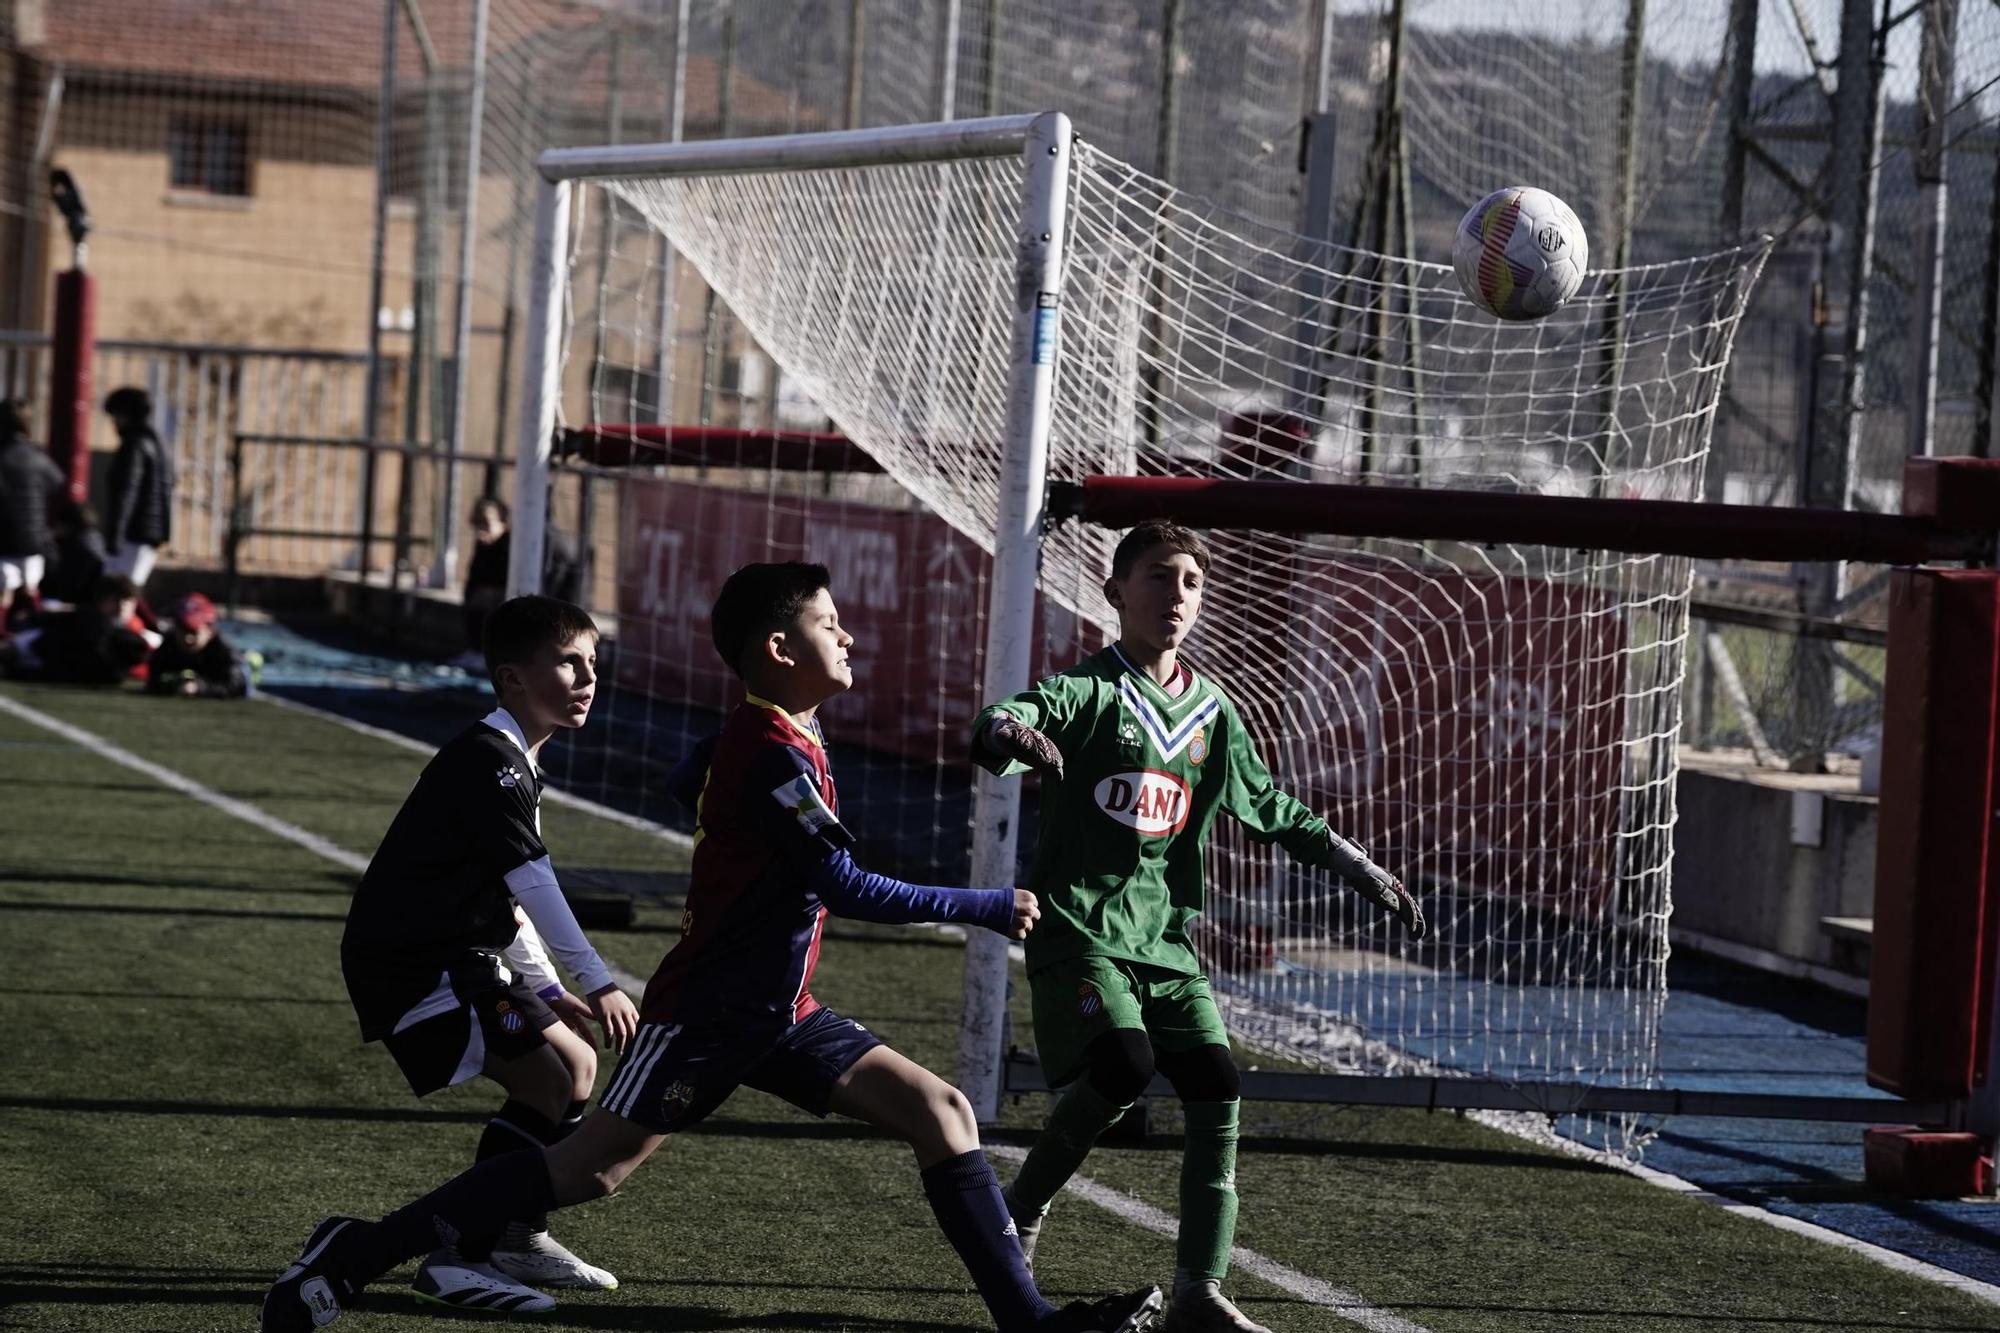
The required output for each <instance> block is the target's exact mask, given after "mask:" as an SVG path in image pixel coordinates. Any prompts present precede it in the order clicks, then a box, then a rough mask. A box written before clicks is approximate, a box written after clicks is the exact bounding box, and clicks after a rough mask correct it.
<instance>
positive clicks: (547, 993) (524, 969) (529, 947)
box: [505, 903, 562, 1000]
mask: <svg viewBox="0 0 2000 1333" xmlns="http://www.w3.org/2000/svg"><path fill="white" fill-rule="evenodd" d="M505 954H506V958H507V963H508V966H510V967H512V968H513V969H514V975H515V976H517V977H519V978H520V979H521V980H522V981H524V982H526V983H527V985H528V988H529V989H530V990H532V991H534V992H535V994H537V995H539V996H541V997H542V998H543V999H544V1000H549V999H553V998H555V996H554V992H556V991H560V990H561V989H562V979H561V978H560V977H558V976H557V975H556V968H555V964H554V963H551V962H550V961H549V951H548V950H547V949H545V948H544V947H542V936H541V932H539V931H537V930H536V929H535V923H534V922H532V921H530V920H528V914H527V913H526V912H523V911H522V910H521V908H520V905H519V904H518V903H517V904H516V905H515V907H514V942H513V943H512V944H510V945H508V946H507V948H506V950H505Z"/></svg>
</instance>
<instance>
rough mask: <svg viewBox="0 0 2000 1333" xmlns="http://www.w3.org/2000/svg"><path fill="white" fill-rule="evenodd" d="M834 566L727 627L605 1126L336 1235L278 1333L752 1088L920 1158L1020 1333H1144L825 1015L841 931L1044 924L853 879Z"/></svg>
mask: <svg viewBox="0 0 2000 1333" xmlns="http://www.w3.org/2000/svg"><path fill="white" fill-rule="evenodd" d="M826 585H827V571H826V569H825V567H824V566H821V565H811V564H803V563H798V562H791V563H785V564H768V565H749V566H746V567H745V568H743V569H740V570H738V571H737V572H736V573H735V574H733V575H731V576H730V578H729V580H728V581H727V582H726V583H725V584H724V585H723V588H722V592H721V594H720V595H719V596H718V597H717V599H716V603H715V609H714V613H713V617H712V627H713V634H714V640H715V647H716V651H717V652H718V653H719V654H720V655H721V656H722V659H723V661H725V662H726V663H728V665H729V667H730V669H731V670H733V671H734V672H736V674H737V675H738V676H740V677H741V678H742V680H743V683H744V685H745V687H746V691H747V695H748V697H747V698H746V699H745V701H744V702H743V703H742V704H741V705H739V706H738V707H737V708H736V710H735V711H734V712H733V713H731V714H730V716H729V718H728V719H727V721H726V722H725V723H724V725H723V728H722V732H721V734H720V735H718V736H717V737H715V738H714V739H713V740H712V741H710V742H708V743H707V744H706V745H705V746H704V747H703V748H702V749H701V750H698V751H697V753H696V755H695V756H694V757H692V758H691V759H690V760H689V761H688V762H686V763H684V764H682V765H681V767H680V768H679V769H677V770H676V772H675V776H674V779H673V781H674V785H675V787H676V790H677V792H678V793H679V794H681V795H682V797H683V799H689V798H691V799H692V800H693V803H694V805H695V811H696V834H695V853H694V865H693V872H692V877H691V880H690V884H689V889H688V906H687V915H686V916H685V918H684V919H683V922H682V935H681V939H680V941H679V942H678V943H677V944H676V945H675V946H674V948H673V949H672V951H671V952H669V953H668V954H667V956H666V958H665V959H664V960H662V962H661V963H660V966H659V970H658V971H657V972H655V973H654V974H653V978H652V981H651V982H650V983H649V984H648V985H647V987H646V993H645V998H644V1000H643V1002H642V1003H641V1005H640V1025H639V1032H638V1035H637V1036H636V1037H635V1038H634V1039H633V1041H632V1043H631V1045H630V1047H629V1048H628V1049H627V1050H626V1051H625V1053H624V1056H623V1058H622V1059H621V1060H620V1061H619V1065H618V1069H617V1072H616V1073H615V1074H614V1075H613V1077H612V1080H611V1084H610V1086H609V1087H608V1088H607V1089H606V1091H605V1093H604V1095H603V1096H602V1097H601V1098H600V1099H599V1101H598V1109H597V1110H596V1111H594V1112H593V1113H592V1114H591V1115H590V1116H589V1117H588V1118H586V1119H585V1120H584V1122H583V1124H582V1125H581V1126H579V1127H578V1128H577V1129H576V1131H575V1132H574V1133H572V1134H571V1135H570V1136H569V1137H568V1138H566V1139H564V1140H562V1141H561V1142H560V1143H557V1144H555V1145H553V1146H552V1147H550V1148H548V1149H546V1150H545V1151H523V1152H518V1153H512V1154H509V1155H507V1156H504V1157H496V1158H492V1159H490V1160H488V1161H485V1162H482V1163H480V1164H479V1165H477V1166H475V1167H474V1168H473V1169H472V1170H470V1171H467V1172H466V1173H464V1174H463V1175H460V1176H459V1177H457V1178H456V1179H454V1180H452V1181H450V1182H448V1183H447V1184H445V1185H444V1186H442V1187H441V1188H439V1189H437V1190H434V1191H432V1192H431V1193H430V1194H427V1195H425V1196H424V1197H423V1198H421V1199H418V1200H416V1201H415V1202H414V1203H411V1204H409V1205H407V1206H405V1207H403V1208H401V1209H398V1210H397V1211H396V1212H394V1213H391V1214H390V1215H389V1216H387V1217H385V1218H383V1219H382V1220H381V1221H379V1222H363V1221H358V1220H356V1219H353V1218H338V1217H336V1218H329V1219H327V1220H326V1221H324V1222H321V1223H320V1224H319V1226H318V1227H316V1228H314V1230H313V1232H312V1234H311V1235H310V1236H309V1237H308V1238H307V1240H306V1245H305V1248H304V1250H303V1251H302V1252H301V1253H300V1255H299V1258H298V1260H297V1261H296V1262H295V1263H294V1264H293V1265H292V1266H291V1268H289V1269H288V1270H286V1272H285V1273H284V1274H283V1275H282V1276H281V1277H280V1278H279V1279H278V1281H277V1282H276V1284H274V1285H273V1286H272V1287H271V1289H270V1291H269V1293H268V1294H267V1295H266V1297H265V1300H264V1311H263V1328H264V1330H265V1333H273V1331H274V1330H304V1329H309V1328H318V1327H323V1326H325V1325H326V1324H329V1323H331V1322H333V1321H334V1320H335V1319H337V1318H339V1317H340V1315H341V1313H342V1312H343V1311H344V1310H345V1309H346V1308H348V1306H349V1305H350V1304H351V1303H352V1301H353V1298H354V1297H355V1296H356V1295H357V1294H358V1293H359V1292H360V1290H361V1288H362V1287H364V1286H366V1285H367V1284H368V1283H369V1282H371V1281H373V1280H374V1279H375V1278H377V1277H379V1276H380V1275H381V1274H383V1273H385V1272H387V1271H388V1270H389V1269H390V1268H393V1267H394V1266H395V1265H396V1264H398V1263H400V1262H402V1261H403V1260H404V1259H406V1258H409V1257H411V1256H413V1255H416V1254H419V1253H421V1252H423V1251H425V1250H427V1249H430V1248H431V1247H433V1246H434V1245H436V1244H438V1243H439V1242H440V1240H443V1241H444V1243H447V1244H452V1243H465V1242H469V1243H470V1244H471V1246H472V1247H473V1248H474V1249H477V1248H479V1247H480V1246H482V1245H483V1244H484V1243H485V1241H486V1239H487V1237H488V1235H489V1234H490V1233H494V1232H497V1231H498V1230H499V1229H501V1228H502V1227H504V1226H505V1225H506V1223H507V1222H508V1221H509V1220H510V1219H512V1218H514V1217H516V1216H532V1215H535V1214H537V1213H540V1212H545V1211H547V1210H549V1209H553V1208H560V1207H567V1206H569V1205H571V1204H576V1203H582V1202H584V1201H586V1200H589V1199H595V1198H601V1197H603V1196H604V1195H606V1194H609V1193H610V1192H611V1191H613V1190H615V1189H616V1188H617V1187H618V1186H619V1185H620V1184H621V1183H622V1182H623V1181H624V1179H625V1177H626V1176H628V1175H630V1174H631V1173H632V1171H633V1170H634V1169H636V1168H637V1167H638V1165H639V1164H640V1163H641V1162H643V1161H645V1160H646V1158H647V1157H649V1156H651V1155H652V1153H653V1151H654V1150H655V1149H656V1148H658V1147H659V1146H660V1144H661V1143H663V1142H665V1140H666V1138H667V1136H668V1135H671V1134H675V1133H679V1132H680V1131H682V1130H685V1129H688V1128H691V1127H692V1126H693V1125H695V1124H696V1123H698V1122H699V1121H701V1120H702V1119H703V1118H704V1117H706V1116H707V1115H709V1114H710V1113H711V1112H713V1111H714V1110H715V1109H716V1108H717V1107H719V1106H720V1105H721V1104H722V1103H723V1101H724V1100H725V1099H727V1098H728V1096H729V1095H730V1093H732V1092H734V1091H735V1090H736V1089H737V1088H738V1087H741V1086H749V1087H753V1088H758V1089H761V1090H763V1091H766V1092H769V1093H772V1094H774V1095H776V1096H779V1097H782V1098H784V1099H785V1100H787V1101H789V1102H791V1103H792V1104H793V1105H795V1106H798V1107H800V1108H801V1109H803V1110H807V1111H810V1112H812V1113H813V1114H815V1115H821V1116H824V1115H827V1114H829V1113H833V1112H838V1113H839V1114H841V1115H845V1116H850V1117H852V1118H854V1119H857V1120H861V1121H864V1122H866V1123H868V1124H871V1125H874V1126H876V1127H877V1128H880V1129H884V1130H887V1131H889V1132H890V1133H892V1134H894V1135H896V1136H897V1137H898V1138H901V1139H903V1140H904V1141H905V1142H907V1143H908V1144H909V1145H910V1147H911V1148H912V1149H913V1150H914V1152H915V1153H916V1157H917V1165H918V1168H919V1170H920V1172H921V1175H922V1178H923V1185H924V1194H925V1196H926V1198H927V1199H928V1200H929V1202H930V1205H931V1210H932V1212H933V1213H934V1214H935V1216H936V1218H937V1222H938V1226H939V1229H940V1230H942V1231H943V1232H944V1233H945V1237H946V1239H947V1240H949V1241H950V1242H951V1244H952V1247H953V1248H954V1249H955V1250H957V1252H958V1255H959V1258H960V1259H961V1260H962V1261H963V1262H964V1264H965V1267H966V1270H967V1271H968V1273H969V1274H970V1275H971V1277H972V1280H973V1285H974V1286H975V1287H976V1288H977V1289H978V1291H979V1294H980V1296H981V1298H982V1299H984V1301H985V1302H986V1306H987V1309H988V1310H989V1311H991V1312H992V1315H993V1317H994V1320H995V1322H996V1323H997V1324H998V1326H999V1329H1000V1333H1028V1331H1029V1330H1033V1331H1034V1333H1143V1330H1145V1329H1147V1328H1149V1327H1150V1326H1151V1324H1152V1322H1153V1318H1154V1316H1155V1315H1156V1314H1157V1313H1158V1311H1159V1309H1160V1307H1161V1305H1162V1304H1163V1299H1162V1297H1161V1294H1160V1292H1159V1290H1158V1289H1157V1288H1154V1287H1145V1288H1142V1289H1140V1290H1138V1291H1135V1292H1132V1293H1130V1294H1128V1295H1125V1296H1118V1297H1107V1298H1105V1299H1103V1300H1098V1301H1091V1302H1083V1301H1079V1302H1075V1303H1072V1304H1071V1305H1069V1306H1067V1307H1065V1308H1064V1309H1061V1310H1058V1309H1056V1308H1055V1307H1054V1306H1052V1305H1050V1304H1049V1303H1048V1302H1047V1301H1045V1300H1044V1299H1042V1296H1041V1294H1040V1293H1039V1292H1038V1291H1037V1290H1036V1289H1035V1284H1034V1280H1033V1278H1032V1276H1031V1275H1030V1274H1029V1271H1028V1266H1027V1263H1026V1261H1025V1259H1024V1258H1023V1257H1022V1254H1021V1248H1020V1243H1019V1240H1018V1239H1017V1237H1016V1235H1015V1229H1014V1224H1013V1221H1012V1219H1011V1218H1010V1217H1009V1215H1008V1212H1007V1206H1006V1204H1005V1203H1004V1202H1003V1201H1002V1199H1001V1195H1000V1185H999V1182H998V1180H996V1179H995V1177H994V1174H993V1168H992V1167H991V1166H989V1165H988V1164H987V1162H986V1158H985V1155H984V1154H983V1153H982V1152H981V1151H980V1147H979V1131H978V1125H977V1123H976V1122H975V1121H974V1119H973V1115H972V1108H971V1105H970V1104H969V1103H968V1102H967V1101H966V1100H965V1098H964V1096H963V1095H962V1094H960V1093H959V1092H958V1090H957V1089H955V1088H953V1087H951V1086H950V1085H949V1084H947V1083H945V1082H944V1081H943V1080H942V1079H940V1078H938V1076H937V1075H935V1074H933V1073H931V1072H930V1071H929V1070H927V1069H924V1068H923V1067H922V1066H920V1065H918V1064H916V1063H914V1062H913V1061H911V1060H909V1059H908V1058H906V1057H904V1056H902V1055H899V1054H898V1053H896V1052H895V1051H893V1050H891V1049H890V1048H889V1047H888V1046H886V1045H884V1044H882V1042H881V1040H880V1039H879V1038H878V1037H876V1036H875V1035H874V1034H873V1033H871V1032H869V1031H868V1030H867V1029H866V1028H864V1027H863V1026H862V1025H861V1024H859V1023H856V1022H854V1021H853V1020H851V1019H847V1018H843V1017H842V1016H841V1015H839V1014H837V1013H835V1012H834V1011H833V1010H831V1009H827V1008H825V1007H823V1006H821V1005H820V1004H819V1002H818V1001H816V1000H814V999H813V997H812V992H811V981H812V973H813V968H814V966H815V964H817V962H818V960H819V950H820V942H821V932H822V929H823V926H824V924H825V921H826V917H827V915H828V913H829V912H832V913H837V914H839V915H842V916H848V917H855V918H858V919H861V920H867V921H881V922H919V921H957V922H962V923H964V924H967V925H977V926H984V927H986V928H988V929H991V930H995V931H999V932H1000V933H1002V934H1005V935H1008V936H1010V937H1012V938H1015V939H1020V938H1022V937H1024V936H1026V935H1027V933H1028V932H1029V931H1030V930H1031V929H1033V927H1034V923H1035V921H1036V919H1037V917H1038V916H1039V915H1040V912H1039V910H1038V909H1037V907H1036V904H1035V897H1034V895H1033V894H1031V893H1028V892H1026V891H1025V890H1021V889H956V888H933V887H929V886H926V885H918V884H906V883H903V882H902V881H900V880H896V879H891V878H889V877H888V876H884V875H876V874H871V873H869V872H868V871H865V870H862V869H861V868H860V867H859V866H857V865H856V864H855V863H854V860H853V857H852V856H851V855H850V851H849V849H850V848H851V847H852V845H853V837H852V835H851V834H850V833H849V832H848V831H847V829H846V827H845V826H844V825H842V823H841V822H840V815H839V801H838V798H837V796H836V793H835V791H834V785H833V776H832V772H831V770H830V768H829V767H828V764H827V757H826V748H825V743H824V741H823V739H822V737H821V735H820V730H819V723H818V720H817V717H816V714H817V711H818V708H819V705H820V704H822V703H824V702H826V701H827V700H828V699H831V698H833V697H834V696H836V695H838V694H840V693H842V692H843V691H845V690H847V689H849V688H851V687H852V685H853V683H854V675H853V672H852V670H851V669H850V668H849V666H848V663H847V653H848V649H849V647H850V646H851V645H852V644H853V642H854V640H853V638H852V636H850V635H849V634H848V633H847V632H846V631H845V630H843V629H842V628H841V626H840V617H839V613H838V611H837V610H836V609H835V607H834V604H833V599H832V597H831V596H830V595H829V593H828V592H827V586H826Z"/></svg>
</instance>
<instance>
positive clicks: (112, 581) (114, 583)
mask: <svg viewBox="0 0 2000 1333" xmlns="http://www.w3.org/2000/svg"><path fill="white" fill-rule="evenodd" d="M138 595H139V585H138V584H136V583H134V582H132V580H131V579H129V578H127V577H125V575H123V574H100V575H98V576H97V582H95V583H93V584H91V585H90V600H91V601H92V602H101V601H103V600H104V599H105V598H107V597H116V598H117V599H118V600H119V601H121V602H122V601H125V600H126V599H128V598H132V597H137V596H138Z"/></svg>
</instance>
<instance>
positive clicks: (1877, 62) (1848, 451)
mask: <svg viewBox="0 0 2000 1333" xmlns="http://www.w3.org/2000/svg"><path fill="white" fill-rule="evenodd" d="M1885 9H1886V5H1885ZM1885 19H1886V15H1885ZM1883 35H1886V34H1880V35H1878V33H1877V32H1876V27H1875V21H1874V17H1873V15H1872V14H1871V13H1870V9H1869V0H1842V4H1841V12H1840V53H1839V56H1838V57H1837V68H1838V72H1839V85H1838V87H1837V88H1836V89H1835V93H1834V102H1833V137H1832V139H1831V141H1830V142H1829V144H1828V147H1827V156H1826V165H1825V167H1824V168H1823V170H1822V173H1821V179H1822V181H1823V182H1825V183H1826V185H1827V186H1830V187H1831V188H1830V189H1828V190H1827V196H1828V199H1829V204H1828V207H1827V221H1828V223H1829V225H1828V227H1827V238H1826V245H1825V267H1824V274H1825V285H1826V289H1827V290H1826V296H1825V299H1824V301H1823V303H1822V308H1823V311H1824V317H1825V320H1826V324H1825V326H1824V329H1823V333H1824V339H1823V342H1822V343H1821V358H1822V360H1823V361H1824V363H1825V364H1823V365H1821V366H1820V367H1819V368H1818V369H1817V371H1816V377H1817V382H1816V389H1817V394H1816V399H1815V403H1814V412H1813V429H1812V435H1811V437H1810V438H1809V439H1808V440H1807V441H1806V442H1805V448H1804V449H1803V450H1801V452H1800V477H1799V487H1798V492H1799V493H1798V499H1799V503H1801V504H1805V505H1810V506H1814V507H1817V508H1825V509H1845V508H1847V507H1848V506H1849V504H1850V503H1852V501H1853V498H1854V462H1855V456H1856V453H1857V446H1858V445H1859V444H1860V440H1861V431H1862V426H1863V424H1864V421H1865V412H1864V409H1865V406H1866V403H1867V379H1866V375H1865V365H1864V362H1863V357H1864V355H1865V354H1866V352H1867V348H1868V281H1869V278H1870V276H1871V275H1872V272H1873V269H1874V263H1875V203H1876V190H1877V178H1878V176H1879V167H1880V164H1881V155H1882V78H1881V64H1882V61H1883V58H1884V52H1883V51H1882V50H1881V48H1880V45H1879V37H1880V36H1883ZM1857 164H1858V165H1859V167H1860V170H1859V171H1858V172H1857V171H1855V170H1854V167H1855V166H1856V165H1857ZM1843 183H1844V184H1843ZM1795 570H1796V574H1795V577H1796V578H1797V581H1798V585H1799V591H1800V597H1801V601H1802V603H1803V605H1802V606H1801V608H1800V609H1801V610H1802V611H1804V612H1805V613H1806V614H1808V615H1830V614H1833V612H1834V608H1835V607H1836V605H1837V604H1838V603H1839V601H1840V594H1841V589H1842V586H1843V584H1844V583H1845V581H1846V570H1845V566H1844V565H1842V564H1840V563H1837V562H1828V563H1823V564H1819V563H1816V564H1809V565H1804V566H1797V567H1795ZM1832 653H1833V650H1832V649H1831V648H1829V647H1827V646H1826V645H1823V644H1817V643H1812V644H1807V643H1801V644H1799V645H1798V647H1797V649H1796V650H1795V651H1794V652H1793V654H1792V662H1793V669H1792V670H1793V686H1792V707H1793V735H1792V738H1791V743H1790V745H1789V746H1788V749H1789V752H1790V759H1791V765H1792V767H1793V768H1795V769H1799V770H1802V771H1816V770H1818V769H1820V768H1823V767H1824V766H1825V762H1826V755H1825V751H1826V746H1825V743H1824V742H1825V737H1824V736H1823V735H1822V734H1821V731H1822V729H1823V727H1824V724H1825V722H1826V720H1827V719H1828V718H1829V717H1831V716H1832V712H1833V690H1834V671H1835V667H1834V665H1833V658H1832Z"/></svg>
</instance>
